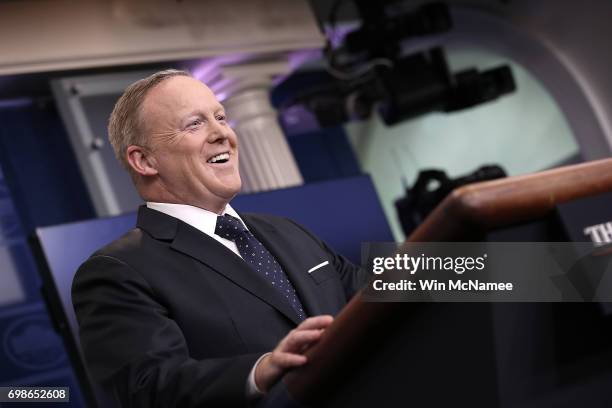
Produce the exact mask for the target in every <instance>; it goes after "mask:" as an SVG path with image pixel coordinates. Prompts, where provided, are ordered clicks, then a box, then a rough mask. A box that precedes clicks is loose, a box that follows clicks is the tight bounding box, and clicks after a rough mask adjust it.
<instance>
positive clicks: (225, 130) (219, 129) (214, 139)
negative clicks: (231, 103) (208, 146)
mask: <svg viewBox="0 0 612 408" xmlns="http://www.w3.org/2000/svg"><path fill="white" fill-rule="evenodd" d="M230 137H231V130H230V128H229V126H227V125H224V124H221V123H219V122H217V121H214V122H213V124H211V131H210V133H209V134H208V142H209V143H221V142H224V141H225V140H227V139H229V138H230Z"/></svg>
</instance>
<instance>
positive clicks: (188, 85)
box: [141, 76, 241, 211]
mask: <svg viewBox="0 0 612 408" xmlns="http://www.w3.org/2000/svg"><path fill="white" fill-rule="evenodd" d="M141 119H142V123H143V125H142V126H143V130H144V131H145V132H146V135H147V137H148V140H149V141H150V147H151V149H152V152H151V158H152V161H153V163H154V166H155V169H156V170H157V175H158V177H159V181H160V182H161V183H162V186H163V188H164V189H165V190H166V192H167V193H168V194H169V195H170V196H171V197H170V198H171V199H172V200H174V201H175V202H178V203H181V204H190V205H195V206H199V207H203V208H206V209H209V210H212V211H217V210H218V208H219V206H220V205H221V207H220V208H222V207H223V206H224V205H225V204H226V203H227V202H229V201H230V200H231V199H232V198H233V197H234V196H235V195H236V193H237V192H238V191H239V190H240V186H241V181H240V174H239V172H238V140H237V138H236V134H235V133H234V131H233V130H232V129H231V128H230V126H229V125H228V123H227V118H226V116H225V111H224V109H223V106H221V104H220V103H219V102H218V101H217V98H216V97H215V95H214V94H213V93H212V91H211V90H210V89H209V88H208V87H207V86H206V85H204V84H203V83H202V82H200V81H198V80H196V79H194V78H191V77H186V76H176V77H172V78H169V79H167V80H165V81H163V82H162V83H161V84H159V85H157V86H156V87H155V88H153V89H152V90H151V91H149V94H148V95H147V96H146V99H145V101H144V103H143V106H142V111H141Z"/></svg>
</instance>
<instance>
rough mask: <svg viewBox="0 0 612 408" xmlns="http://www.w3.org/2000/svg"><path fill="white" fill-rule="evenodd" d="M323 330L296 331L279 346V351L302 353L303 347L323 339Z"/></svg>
mask: <svg viewBox="0 0 612 408" xmlns="http://www.w3.org/2000/svg"><path fill="white" fill-rule="evenodd" d="M321 333H322V332H321V330H318V329H317V330H295V331H292V332H290V333H289V335H288V336H287V337H285V339H284V341H282V342H281V343H280V344H279V346H280V347H279V351H293V352H296V351H300V350H302V348H303V346H305V345H309V344H310V343H313V342H314V341H316V340H319V338H320V337H321Z"/></svg>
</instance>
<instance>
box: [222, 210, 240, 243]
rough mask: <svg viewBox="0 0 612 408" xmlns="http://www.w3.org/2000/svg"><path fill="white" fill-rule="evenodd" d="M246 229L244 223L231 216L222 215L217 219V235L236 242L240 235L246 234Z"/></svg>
mask: <svg viewBox="0 0 612 408" xmlns="http://www.w3.org/2000/svg"><path fill="white" fill-rule="evenodd" d="M246 230H247V229H246V228H245V226H244V224H243V223H242V221H240V220H239V219H238V218H236V217H232V216H231V215H229V214H224V215H220V216H218V217H217V225H216V227H215V234H217V235H219V236H220V237H223V238H225V239H229V240H231V241H234V240H235V239H236V237H238V235H240V234H242V233H243V232H245V231H246Z"/></svg>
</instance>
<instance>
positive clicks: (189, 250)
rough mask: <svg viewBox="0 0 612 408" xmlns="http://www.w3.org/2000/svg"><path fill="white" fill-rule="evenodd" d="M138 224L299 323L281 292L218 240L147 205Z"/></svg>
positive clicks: (142, 209) (140, 211) (140, 214)
mask: <svg viewBox="0 0 612 408" xmlns="http://www.w3.org/2000/svg"><path fill="white" fill-rule="evenodd" d="M138 227H139V228H142V229H143V230H145V231H147V232H149V233H150V234H151V235H153V236H154V237H155V238H157V239H162V240H168V241H171V242H170V247H171V248H173V249H174V250H176V251H178V252H181V253H183V254H185V255H188V256H190V257H192V258H194V259H196V260H197V261H199V262H201V263H203V264H205V265H207V266H209V267H210V268H212V269H213V270H215V271H216V272H218V273H220V274H221V275H223V276H225V277H226V278H227V279H229V280H231V281H232V282H234V283H235V284H236V285H238V286H240V287H241V288H243V289H245V290H246V291H248V292H250V293H251V294H253V295H255V296H257V297H258V298H259V299H261V300H262V301H264V302H266V303H268V304H269V305H270V306H272V307H274V308H275V309H277V310H278V311H279V312H281V313H282V314H283V315H285V316H286V317H287V318H288V319H290V320H291V321H292V322H294V323H295V324H299V319H298V317H297V315H296V313H295V311H294V310H293V309H292V308H291V306H290V305H289V303H288V302H287V301H286V300H285V299H284V298H283V297H282V296H281V294H280V293H278V291H277V290H276V289H274V288H273V287H272V285H270V284H269V283H268V282H267V281H266V280H265V279H263V278H262V277H260V276H259V275H257V274H256V273H255V272H254V271H253V270H252V269H251V268H250V267H249V265H248V264H247V263H246V262H245V261H244V260H243V259H242V258H240V257H239V256H237V255H236V254H235V253H233V252H232V251H231V250H229V249H228V248H226V247H225V246H224V245H222V244H220V243H219V242H217V241H216V240H215V239H213V238H211V237H209V236H208V235H206V234H205V233H203V232H201V231H199V230H197V229H196V228H193V227H192V226H190V225H188V224H186V223H184V222H182V221H179V220H178V219H176V218H174V217H171V216H169V215H166V214H163V213H161V212H159V211H155V210H151V209H149V208H146V207H141V208H140V209H139V212H138Z"/></svg>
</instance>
